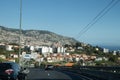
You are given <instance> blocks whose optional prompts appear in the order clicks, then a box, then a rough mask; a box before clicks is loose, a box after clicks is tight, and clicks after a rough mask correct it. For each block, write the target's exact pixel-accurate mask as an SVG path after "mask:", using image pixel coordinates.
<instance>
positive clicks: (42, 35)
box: [0, 26, 77, 45]
mask: <svg viewBox="0 0 120 80" xmlns="http://www.w3.org/2000/svg"><path fill="white" fill-rule="evenodd" d="M21 32H22V33H21V42H22V43H23V44H31V45H36V44H37V45H51V44H53V43H55V42H59V43H60V44H62V45H64V44H74V43H76V42H77V40H75V39H74V38H70V37H65V36H61V35H58V34H55V33H53V32H49V31H44V30H22V31H21ZM0 42H7V43H19V29H12V28H6V27H3V26H0Z"/></svg>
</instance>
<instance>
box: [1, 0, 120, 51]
mask: <svg viewBox="0 0 120 80" xmlns="http://www.w3.org/2000/svg"><path fill="white" fill-rule="evenodd" d="M111 1H112V0H23V1H22V26H21V27H22V29H23V30H47V31H51V32H54V33H57V34H60V35H63V36H68V37H73V38H75V39H76V40H78V41H80V42H85V43H88V44H92V45H98V46H116V47H118V48H119V49H120V36H119V34H120V1H119V2H118V3H117V4H116V5H115V6H114V7H112V8H111V9H110V10H109V11H108V12H107V13H106V14H105V15H104V16H103V17H102V18H100V19H99V20H98V21H97V22H96V23H95V24H94V25H93V26H91V27H90V28H89V29H88V30H87V31H86V32H85V33H83V34H81V30H82V29H83V28H85V26H86V25H87V24H89V23H90V22H91V21H92V20H93V19H94V18H95V17H96V16H97V15H98V14H99V13H100V12H101V11H102V10H103V9H104V8H105V7H106V6H107V5H108V4H109V3H110V2H111ZM115 1H117V0H115ZM19 21H20V0H0V25H1V26H4V27H8V28H16V29H19ZM76 36H77V37H76Z"/></svg>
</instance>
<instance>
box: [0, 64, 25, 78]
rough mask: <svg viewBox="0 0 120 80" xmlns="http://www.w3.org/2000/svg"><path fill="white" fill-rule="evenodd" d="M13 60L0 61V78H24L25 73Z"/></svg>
mask: <svg viewBox="0 0 120 80" xmlns="http://www.w3.org/2000/svg"><path fill="white" fill-rule="evenodd" d="M22 71H23V70H22V69H21V67H20V66H19V65H18V64H17V63H15V62H2V63H0V80H25V76H26V75H25V74H24V73H22Z"/></svg>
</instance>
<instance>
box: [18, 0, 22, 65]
mask: <svg viewBox="0 0 120 80" xmlns="http://www.w3.org/2000/svg"><path fill="white" fill-rule="evenodd" d="M21 26H22V0H20V22H19V53H18V62H19V64H20V54H21V33H22V32H21Z"/></svg>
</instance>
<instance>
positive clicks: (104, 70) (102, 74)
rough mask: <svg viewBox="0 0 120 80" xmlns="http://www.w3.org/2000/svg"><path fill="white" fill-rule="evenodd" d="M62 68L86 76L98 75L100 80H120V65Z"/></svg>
mask: <svg viewBox="0 0 120 80" xmlns="http://www.w3.org/2000/svg"><path fill="white" fill-rule="evenodd" d="M60 68H61V70H66V71H71V72H74V73H78V74H82V75H85V76H90V77H96V78H98V79H100V80H120V67H93V66H80V67H78V66H77V67H60Z"/></svg>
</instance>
